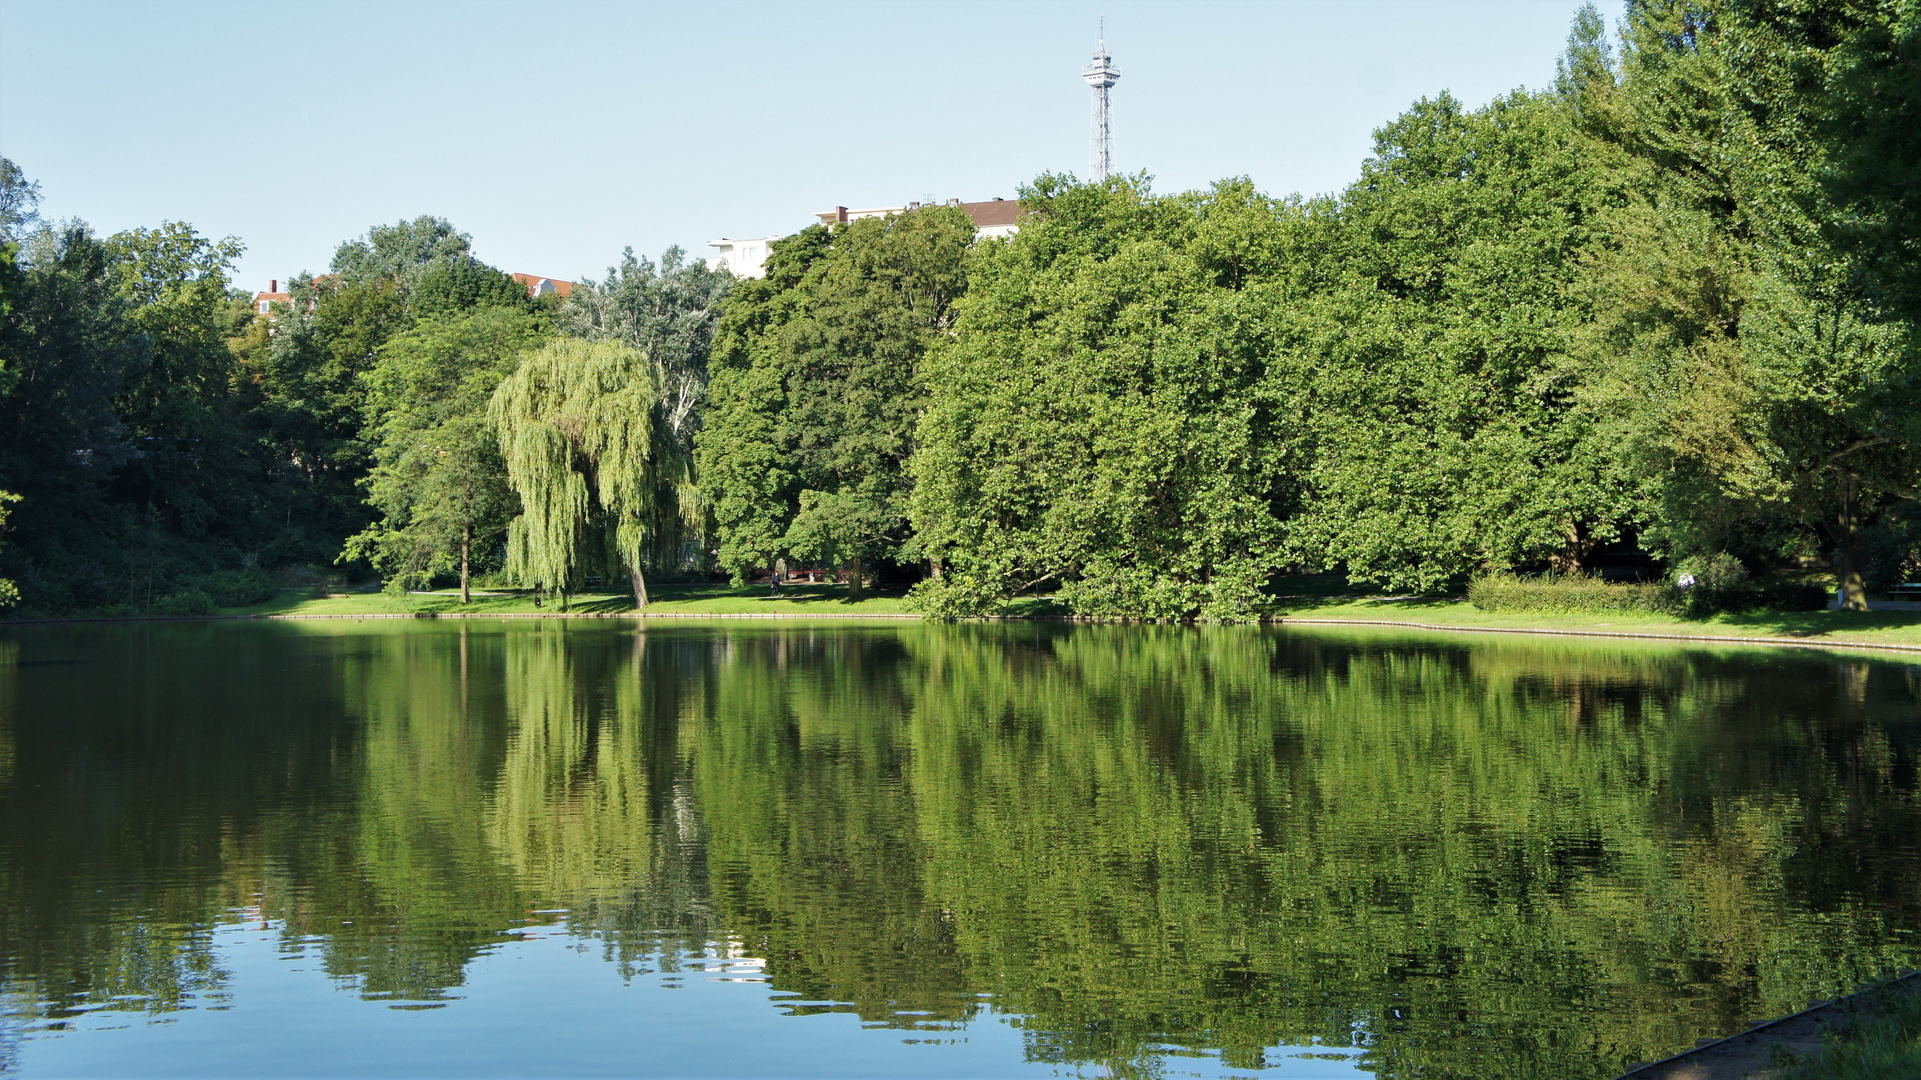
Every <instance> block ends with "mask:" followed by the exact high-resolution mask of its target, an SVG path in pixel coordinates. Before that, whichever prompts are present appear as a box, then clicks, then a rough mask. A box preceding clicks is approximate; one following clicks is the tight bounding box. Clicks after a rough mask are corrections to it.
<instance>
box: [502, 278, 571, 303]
mask: <svg viewBox="0 0 1921 1080" xmlns="http://www.w3.org/2000/svg"><path fill="white" fill-rule="evenodd" d="M512 277H513V279H514V280H515V281H518V282H520V283H521V284H522V285H525V286H526V287H527V295H528V296H535V295H538V294H536V293H535V292H534V290H535V289H538V288H539V287H540V283H541V282H543V281H550V282H553V286H554V295H556V296H559V297H562V298H565V297H566V296H567V294H568V293H571V292H573V291H574V283H573V282H571V281H562V280H560V279H559V278H549V277H541V276H540V275H539V274H514V275H512Z"/></svg>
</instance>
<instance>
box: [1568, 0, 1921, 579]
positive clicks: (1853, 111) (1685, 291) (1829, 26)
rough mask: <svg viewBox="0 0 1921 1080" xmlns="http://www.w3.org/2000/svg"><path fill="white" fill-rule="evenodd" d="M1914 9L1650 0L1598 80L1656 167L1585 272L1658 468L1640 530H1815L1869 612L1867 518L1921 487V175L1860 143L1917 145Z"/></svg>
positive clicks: (1891, 147) (1620, 393) (1753, 549)
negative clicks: (1920, 189) (1919, 289)
mask: <svg viewBox="0 0 1921 1080" xmlns="http://www.w3.org/2000/svg"><path fill="white" fill-rule="evenodd" d="M1901 10H1902V9H1901V8H1900V6H1899V5H1875V4H1868V5H1811V4H1798V3H1787V4H1774V5H1766V6H1763V7H1753V6H1749V5H1743V4H1735V3H1717V4H1705V5H1702V4H1691V3H1688V4H1684V3H1679V2H1672V3H1668V2H1663V3H1646V4H1638V5H1636V6H1634V7H1633V8H1631V9H1630V13H1629V15H1630V17H1629V19H1628V22H1627V25H1626V28H1625V40H1626V44H1627V49H1626V50H1625V52H1624V54H1623V62H1622V70H1621V77H1620V79H1619V82H1618V85H1609V84H1608V83H1607V82H1606V81H1605V80H1599V79H1597V80H1594V81H1593V93H1594V95H1595V96H1596V97H1598V98H1607V99H1611V103H1610V104H1609V105H1608V106H1607V107H1606V108H1604V109H1600V110H1597V111H1596V112H1597V116H1599V117H1602V118H1604V122H1602V123H1599V124H1597V125H1596V131H1597V133H1598V135H1599V136H1600V137H1601V138H1602V139H1604V140H1609V141H1612V142H1613V143H1615V144H1617V145H1619V146H1621V147H1623V148H1625V149H1626V150H1627V151H1629V152H1630V153H1631V154H1633V155H1634V157H1635V158H1636V159H1638V161H1639V162H1640V163H1642V168H1643V173H1642V176H1643V179H1642V181H1641V183H1640V184H1639V185H1638V187H1637V190H1636V191H1635V193H1634V197H1633V198H1631V199H1629V200H1627V201H1626V202H1625V204H1624V205H1623V207H1622V208H1621V210H1620V211H1619V212H1618V213H1617V214H1615V215H1613V216H1612V217H1611V218H1610V219H1608V220H1607V221H1606V222H1605V224H1606V226H1607V228H1608V232H1609V233H1610V235H1611V237H1612V238H1613V244H1614V246H1613V250H1612V251H1611V252H1610V253H1609V254H1607V255H1606V256H1604V257H1601V258H1598V259H1597V260H1596V262H1595V266H1594V273H1593V275H1592V286H1591V287H1592V289H1593V291H1594V293H1595V295H1596V297H1597V304H1596V310H1597V318H1596V325H1595V332H1596V333H1597V335H1598V338H1599V341H1600V343H1601V350H1602V351H1603V352H1605V353H1606V354H1608V355H1610V356H1612V357H1615V358H1617V363H1616V364H1615V365H1614V373H1613V375H1614V378H1615V379H1616V380H1617V384H1618V389H1617V390H1616V391H1615V392H1614V397H1615V399H1616V400H1617V402H1619V404H1620V408H1621V412H1622V413H1623V414H1624V415H1625V417H1626V426H1627V428H1628V429H1629V430H1630V431H1631V432H1632V434H1633V438H1632V439H1631V440H1630V442H1629V445H1630V446H1631V447H1633V448H1634V449H1635V451H1636V452H1637V454H1638V457H1639V459H1640V460H1639V461H1638V462H1637V468H1638V469H1639V470H1640V471H1641V472H1642V474H1643V475H1646V476H1648V477H1650V478H1660V479H1659V504H1658V507H1657V511H1658V512H1657V513H1656V514H1655V516H1654V521H1653V522H1652V527H1651V528H1650V529H1649V537H1650V540H1651V541H1652V542H1653V543H1655V544H1657V545H1660V546H1661V547H1663V548H1664V549H1665V550H1666V551H1667V553H1668V554H1670V556H1679V555H1685V554H1690V553H1704V554H1705V553H1709V552H1713V551H1716V550H1723V549H1733V548H1741V547H1745V548H1747V549H1748V552H1749V553H1754V554H1759V555H1762V556H1767V555H1773V554H1778V553H1779V552H1780V551H1781V550H1783V549H1786V548H1792V547H1793V546H1794V545H1796V544H1798V543H1799V542H1800V538H1802V537H1806V536H1808V535H1810V534H1813V535H1815V536H1819V537H1821V538H1822V539H1823V540H1824V542H1825V543H1824V546H1826V547H1828V548H1829V549H1830V550H1832V551H1833V552H1834V557H1835V558H1834V562H1835V567H1836V571H1837V577H1838V578H1839V579H1840V584H1841V596H1842V602H1843V605H1844V606H1846V607H1850V608H1856V609H1859V608H1863V607H1865V606H1866V597H1865V588H1864V584H1865V583H1864V569H1865V562H1866V559H1865V554H1864V551H1863V531H1864V529H1865V528H1866V527H1867V526H1869V525H1871V524H1873V523H1874V522H1875V521H1876V520H1877V519H1885V517H1886V515H1887V513H1888V511H1889V509H1890V508H1891V507H1892V506H1893V505H1894V504H1895V503H1897V502H1900V501H1911V500H1914V499H1916V498H1917V496H1921V452H1918V451H1917V448H1921V348H1917V344H1918V339H1917V335H1916V326H1915V321H1914V316H1915V309H1914V307H1913V306H1912V305H1911V303H1910V301H1909V300H1905V299H1904V297H1906V296H1908V295H1909V294H1907V293H1905V292H1904V291H1903V290H1904V288H1905V286H1904V285H1903V282H1904V281H1905V279H1904V278H1903V276H1902V274H1903V271H1901V270H1900V268H1899V260H1898V259H1891V258H1890V253H1891V252H1894V251H1898V250H1900V249H1901V245H1902V244H1903V243H1906V241H1905V240H1903V239H1902V238H1903V236H1904V235H1905V233H1904V232H1903V230H1906V229H1909V228H1910V227H1911V220H1912V219H1910V218H1908V217H1906V216H1904V215H1905V214H1906V213H1908V209H1907V207H1908V206H1909V204H1910V203H1911V202H1912V199H1913V191H1912V188H1911V186H1910V188H1909V189H1908V190H1907V192H1906V193H1905V198H1906V199H1907V202H1904V201H1903V198H1904V195H1903V192H1902V191H1901V189H1900V185H1899V184H1892V183H1890V182H1889V180H1888V174H1886V173H1883V172H1881V171H1880V170H1879V169H1878V167H1872V166H1869V165H1868V164H1866V162H1865V160H1864V158H1863V155H1864V154H1881V155H1888V156H1892V157H1893V158H1894V159H1896V160H1899V158H1900V155H1901V154H1902V153H1903V152H1906V151H1904V150H1903V149H1902V147H1903V146H1904V145H1906V144H1905V143H1904V142H1903V139H1904V138H1906V139H1908V140H1911V139H1912V134H1911V133H1907V134H1906V135H1902V134H1898V133H1897V130H1896V129H1898V127H1899V118H1900V117H1901V116H1904V115H1906V114H1905V113H1903V111H1902V110H1904V109H1912V108H1913V105H1912V103H1904V99H1903V98H1902V95H1901V87H1902V86H1904V85H1906V83H1904V82H1903V81H1902V80H1903V79H1907V78H1910V76H1905V75H1902V74H1900V72H1901V71H1902V70H1903V69H1902V64H1901V57H1902V55H1903V54H1902V50H1903V49H1906V50H1909V51H1910V52H1911V51H1912V50H1913V49H1914V47H1915V45H1914V30H1913V25H1912V24H1913V20H1912V18H1911V16H1902V15H1900V14H1899V13H1900V11H1901ZM1904 18H1905V19H1906V23H1905V24H1904V23H1903V19H1904ZM1890 79H1891V80H1892V81H1891V82H1890V81H1888V80H1890ZM1884 83H1885V86H1884V89H1886V90H1888V91H1890V94H1889V100H1888V101H1887V102H1885V103H1879V104H1872V105H1870V104H1868V103H1867V102H1865V101H1864V100H1863V95H1864V94H1866V96H1868V97H1874V96H1875V94H1872V93H1867V91H1868V90H1870V89H1871V88H1873V87H1875V86H1877V85H1882V84H1884ZM1876 147H1879V148H1880V149H1879V150H1876V149H1874V148H1876Z"/></svg>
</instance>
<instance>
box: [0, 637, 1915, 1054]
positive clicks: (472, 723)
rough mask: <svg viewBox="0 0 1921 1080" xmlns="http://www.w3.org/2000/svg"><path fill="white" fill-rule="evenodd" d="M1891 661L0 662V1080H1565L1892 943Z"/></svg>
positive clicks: (1229, 651)
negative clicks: (1066, 1079)
mask: <svg viewBox="0 0 1921 1080" xmlns="http://www.w3.org/2000/svg"><path fill="white" fill-rule="evenodd" d="M1918 702H1921V667H1917V666H1914V665H1904V664H1902V663H1898V662H1892V661H1884V660H1867V659H1858V658H1851V657H1842V656H1828V655H1816V654H1800V653H1790V652H1771V651H1764V650H1759V649H1750V650H1725V651H1713V650H1707V649H1684V648H1679V647H1674V646H1668V645H1645V644H1634V643H1599V644H1597V643H1580V642H1556V641H1541V640H1518V641H1517V640H1509V639H1500V638H1465V637H1442V636H1410V635H1407V634H1398V633H1397V634H1388V633H1370V632H1361V631H1344V632H1304V631H1301V630H1289V631H1279V630H1271V629H1256V628H1202V629H1196V628H1178V627H1078V628H1077V627H1068V626H1054V625H986V626H974V625H968V626H932V625H920V624H913V623H888V624H886V625H850V624H833V625H822V624H806V625H803V624H792V623H753V622H744V621H729V622H713V623H680V624H678V625H666V626H662V625H660V624H658V623H656V624H654V625H650V626H649V627H648V628H647V629H645V630H644V631H642V630H637V629H636V628H634V627H633V626H632V625H631V624H606V623H593V624H586V623H582V624H576V625H572V626H566V625H562V624H559V623H542V622H538V621H532V620H528V621H502V622H497V623H496V622H481V621H466V622H422V623H415V622H411V621H371V620H370V621H367V622H313V623H301V624H272V625H258V624H244V623H239V624H236V623H206V624H131V625H105V624H101V625H69V626H59V627H45V628H14V629H12V630H8V631H5V632H4V633H0V1072H7V1073H9V1074H11V1073H16V1072H17V1073H19V1074H23V1075H27V1076H56V1075H130V1074H139V1075H233V1074H245V1075H368V1074H386V1075H403V1074H404V1075H514V1076H530V1075H582V1074H607V1073H642V1074H658V1075H836V1076H839V1075H888V1076H918V1075H933V1076H952V1075H976V1076H1001V1075H1035V1076H1048V1075H1075V1074H1080V1075H1087V1076H1099V1075H1130V1076H1131V1075H1141V1076H1164V1077H1182V1076H1256V1075H1258V1076H1276V1077H1289V1078H1292V1077H1302V1078H1305V1077H1354V1076H1370V1075H1371V1076H1381V1077H1406V1078H1412V1077H1421V1078H1443V1077H1449V1078H1451V1077H1463V1078H1468V1077H1472V1078H1488V1077H1516V1078H1521V1077H1526V1078H1536V1077H1576V1078H1589V1077H1605V1076H1610V1075H1612V1074H1614V1073H1615V1072H1618V1071H1619V1069H1620V1067H1621V1066H1622V1065H1623V1064H1624V1063H1626V1062H1629V1061H1632V1060H1639V1059H1645V1058H1649V1057H1653V1056H1656V1055H1660V1054H1663V1053H1666V1052H1671V1051H1673V1050H1675V1049H1678V1048H1680V1047H1682V1046H1685V1045H1689V1044H1691V1043H1692V1042H1693V1040H1694V1039H1696V1038H1697V1037H1700V1036H1705V1035H1716V1034H1724V1033H1727V1032H1729V1031H1732V1030H1736V1029H1738V1028H1740V1027H1742V1026H1743V1025H1744V1024H1745V1022H1746V1021H1748V1020H1750V1019H1754V1018H1758V1017H1762V1016H1767V1015H1772V1014H1777V1013H1781V1012H1785V1011H1789V1010H1791V1009H1794V1008H1796V1007H1798V1006H1799V1005H1800V1004H1801V1003H1802V1002H1803V1001H1805V1000H1807V999H1808V998H1810V997H1814V996H1821V995H1826V994H1830V993H1833V992H1835V991H1838V990H1841V989H1845V988H1848V987H1851V986H1853V985H1855V984H1856V983H1859V982H1861V981H1863V980H1865V979H1868V978H1872V977H1876V976H1881V975H1885V974H1888V973H1891V972H1892V971H1893V970H1894V969H1896V968H1899V967H1906V966H1914V965H1916V963H1917V961H1921V935H1917V930H1918V929H1921V855H1918V854H1917V837H1921V780H1918V779H1917V759H1918V756H1921V715H1918V713H1917V709H1918V704H1917V703H1918Z"/></svg>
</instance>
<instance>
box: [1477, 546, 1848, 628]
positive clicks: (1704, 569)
mask: <svg viewBox="0 0 1921 1080" xmlns="http://www.w3.org/2000/svg"><path fill="white" fill-rule="evenodd" d="M1718 558H1720V559H1727V557H1726V556H1720V557H1718ZM1732 561H1733V560H1731V559H1727V561H1725V562H1719V563H1717V562H1715V561H1714V560H1702V562H1703V563H1705V564H1706V565H1699V566H1697V567H1696V568H1695V569H1694V570H1693V571H1692V572H1690V571H1688V570H1686V569H1685V568H1684V569H1682V570H1681V571H1679V572H1677V573H1676V574H1675V575H1674V580H1673V581H1671V582H1666V583H1661V584H1645V585H1642V584H1634V585H1629V584H1622V585H1616V584H1611V583H1609V582H1605V581H1602V580H1601V579H1599V578H1591V577H1583V576H1579V575H1565V576H1564V575H1557V574H1550V575H1547V576H1544V577H1538V578H1526V577H1519V576H1517V575H1514V574H1489V575H1487V576H1486V577H1480V578H1476V579H1475V580H1474V581H1472V582H1470V583H1469V584H1468V587H1467V598H1468V602H1469V603H1472V604H1473V605H1474V606H1475V607H1477V608H1480V609H1481V610H1482V611H1545V612H1561V613H1572V614H1599V613H1603V612H1638V613H1641V614H1648V615H1682V616H1686V617H1689V618H1704V617H1706V616H1709V615H1716V614H1721V613H1723V612H1738V611H1820V610H1822V609H1824V608H1826V607H1827V606H1828V591H1827V590H1826V589H1824V588H1822V587H1821V586H1819V585H1810V584H1807V583H1806V582H1799V581H1759V582H1757V581H1754V580H1752V579H1750V578H1749V577H1748V576H1747V572H1746V571H1745V570H1742V569H1740V568H1739V564H1738V563H1735V564H1734V565H1733V566H1729V565H1728V563H1729V562H1732ZM1684 567H1685V564H1684ZM1684 582H1685V583H1686V584H1683V583H1684Z"/></svg>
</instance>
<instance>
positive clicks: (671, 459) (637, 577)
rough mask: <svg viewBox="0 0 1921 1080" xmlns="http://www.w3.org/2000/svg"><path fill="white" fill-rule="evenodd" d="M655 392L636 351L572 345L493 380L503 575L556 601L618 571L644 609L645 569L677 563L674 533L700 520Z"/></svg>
mask: <svg viewBox="0 0 1921 1080" xmlns="http://www.w3.org/2000/svg"><path fill="white" fill-rule="evenodd" d="M661 391H662V387H661V381H660V369H659V367H658V366H657V365H656V364H655V363H654V362H653V361H652V360H650V359H649V358H648V357H647V356H646V355H645V354H643V353H640V352H637V351H635V350H633V349H630V348H627V347H625V346H623V345H617V344H614V343H612V342H591V343H590V342H583V341H580V340H577V339H561V340H557V341H553V342H550V343H548V344H547V345H546V346H545V347H543V348H542V349H540V350H539V351H537V352H534V353H530V354H528V355H527V356H526V357H525V358H524V359H523V360H522V361H521V363H520V367H519V368H518V369H516V370H515V371H514V373H513V374H512V375H510V376H508V377H507V379H506V380H505V381H504V382H502V383H501V384H500V388H499V389H498V390H496V391H495V392H494V395H493V399H492V401H491V402H490V404H489V406H488V409H489V412H488V415H489V417H490V418H491V420H492V422H493V424H494V425H495V427H496V429H497V431H498V433H499V439H500V448H501V452H502V454H503V456H504V457H505V460H506V465H507V480H508V483H509V484H510V485H511V486H512V488H513V490H514V492H515V494H517V495H518V496H519V497H520V503H521V507H522V512H521V514H520V516H519V517H517V518H515V519H514V520H513V522H512V524H511V525H510V526H509V528H508V532H507V571H508V573H510V574H512V575H514V576H515V577H516V578H518V579H520V580H521V581H523V582H526V583H529V584H532V585H534V586H536V587H540V586H546V587H548V588H552V589H554V590H556V591H558V592H559V593H561V594H562V595H563V596H565V595H566V594H567V593H569V592H572V591H574V590H575V589H576V588H578V586H579V584H580V583H581V581H582V579H583V577H584V576H585V575H587V574H591V573H600V574H602V575H604V576H608V577H612V576H614V575H616V574H618V573H620V572H621V571H623V570H624V571H625V572H626V573H627V575H628V579H629V581H630V583H631V584H632V587H633V594H634V604H635V606H637V607H642V608H644V607H646V606H647V581H646V575H645V568H646V567H647V566H648V565H649V564H650V563H654V564H656V565H657V564H659V563H663V562H665V563H668V564H669V565H672V564H673V563H674V562H677V560H678V557H679V554H680V546H681V545H680V540H681V536H682V532H681V530H682V527H683V526H684V525H686V524H689V523H690V522H693V521H697V520H698V516H699V512H700V503H699V497H698V495H697V494H696V493H695V491H694V486H693V476H692V468H691V465H692V463H691V462H690V461H689V460H688V459H687V458H686V457H685V456H684V455H683V454H681V453H680V452H679V450H678V448H677V445H676V443H675V441H674V439H673V436H672V433H671V431H670V430H669V428H668V424H667V421H666V418H665V416H664V412H663V409H662V408H661V406H662V402H663V396H662V392H661Z"/></svg>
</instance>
